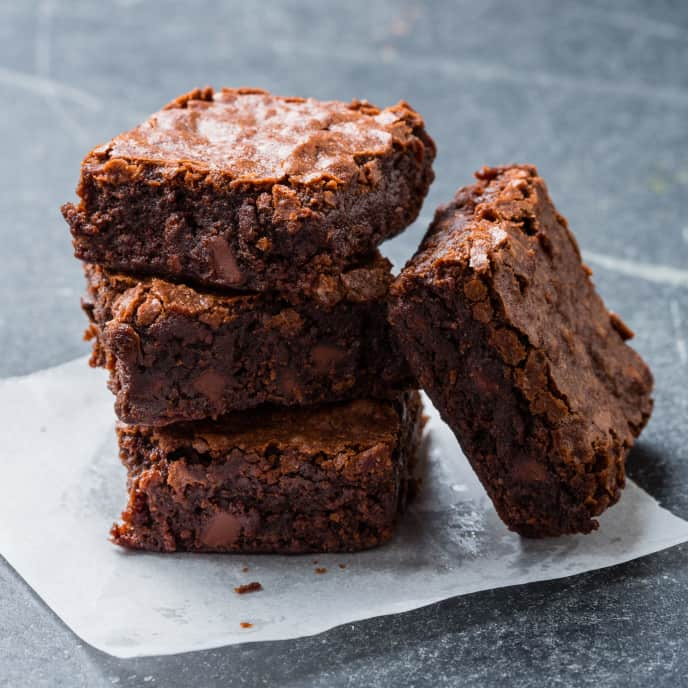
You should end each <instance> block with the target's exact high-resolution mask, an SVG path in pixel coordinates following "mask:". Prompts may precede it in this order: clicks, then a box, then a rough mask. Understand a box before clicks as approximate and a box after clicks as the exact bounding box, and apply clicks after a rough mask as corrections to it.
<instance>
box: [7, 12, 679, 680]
mask: <svg viewBox="0 0 688 688" xmlns="http://www.w3.org/2000/svg"><path fill="white" fill-rule="evenodd" d="M204 84H213V85H235V86H239V85H254V86H261V87H265V88H268V89H271V90H274V91H275V92H278V93H283V94H288V95H312V96H315V97H321V98H339V99H349V98H352V97H358V98H368V99H369V100H371V101H373V102H375V103H378V104H382V105H387V104H391V103H394V102H396V101H397V100H399V99H401V98H404V99H406V100H408V101H409V102H410V103H411V104H412V105H413V106H414V107H416V108H417V109H418V110H419V111H420V112H421V113H422V114H423V115H424V117H425V118H426V121H427V125H428V129H429V131H430V132H431V134H432V135H433V136H434V137H435V139H436V141H437V144H438V147H439V157H438V159H437V164H436V172H437V181H436V182H435V184H434V185H433V187H432V190H431V192H430V196H429V198H428V200H427V201H426V204H425V208H424V210H423V213H422V216H421V218H420V219H419V221H418V222H417V223H416V224H415V225H414V226H413V227H412V228H410V229H409V230H408V231H407V232H406V233H405V234H404V235H403V236H401V237H399V238H398V239H395V240H394V241H392V242H390V243H389V244H388V245H387V246H386V251H387V253H388V254H389V255H390V256H392V257H393V258H394V259H395V260H396V261H397V262H403V260H405V259H406V258H407V257H408V256H409V255H410V254H411V252H412V251H413V248H414V246H415V245H416V244H417V243H418V241H419V239H420V237H421V235H422V232H423V229H424V227H425V226H426V225H427V222H428V220H429V218H430V217H431V215H432V209H433V208H434V207H435V206H436V205H437V204H438V203H440V202H443V201H445V200H448V199H449V198H450V197H451V195H452V193H453V192H454V190H455V189H456V187H458V186H459V185H462V184H465V183H468V182H469V181H470V178H471V173H472V172H473V171H474V170H475V169H477V168H479V167H480V166H482V165H483V164H485V163H492V164H496V163H500V162H507V161H523V162H533V163H535V164H537V165H538V167H539V168H540V171H541V173H542V175H543V176H544V177H545V179H546V180H547V181H548V184H549V187H550V191H551V193H552V195H553V197H554V199H555V201H556V203H557V205H558V207H559V209H560V210H561V211H562V212H563V213H564V214H565V215H566V216H567V217H568V218H569V221H570V223H571V226H572V228H573V229H574V231H575V232H576V234H577V236H578V238H579V241H580V244H581V246H582V249H583V251H584V253H585V257H586V259H587V261H588V262H589V264H590V265H591V267H592V268H593V270H594V272H595V280H596V283H597V284H598V286H599V289H600V290H601V292H602V294H603V296H604V297H605V299H606V300H607V302H608V304H609V306H610V307H611V308H612V309H613V310H615V311H617V312H619V313H621V314H622V316H623V317H624V319H625V320H626V321H627V322H628V324H629V325H630V326H631V327H632V328H633V329H634V330H635V331H636V333H637V337H636V339H635V346H636V347H637V348H638V349H639V350H640V351H641V353H642V354H643V355H644V356H645V357H646V358H647V359H648V361H649V362H650V364H651V366H652V369H653V371H654V373H655V377H656V382H657V393H656V409H655V414H654V416H653V419H652V421H651V423H650V425H649V427H648V428H647V430H646V431H645V433H644V434H643V436H642V439H641V441H640V443H639V445H638V446H637V447H636V449H635V450H634V451H633V454H632V456H631V459H630V467H629V472H630V475H631V476H632V477H633V478H634V479H635V480H636V481H637V482H638V483H639V484H640V485H642V486H643V487H645V489H647V490H648V491H649V492H650V493H651V494H652V495H654V496H655V497H656V498H657V499H659V500H660V502H661V503H662V504H663V505H665V506H667V507H668V508H670V509H672V510H673V511H674V512H675V513H677V514H679V515H680V516H683V517H684V518H688V461H687V460H688V446H687V442H686V439H687V434H688V431H687V430H686V425H687V419H688V202H687V199H688V5H687V4H686V3H683V2H678V1H677V2H669V1H668V0H666V1H660V2H654V3H646V2H642V1H641V0H629V1H626V2H623V1H621V0H619V1H618V2H613V1H612V0H601V1H600V2H593V0H587V1H583V0H581V1H578V2H554V1H550V2H545V1H544V0H540V1H534V2H528V3H516V2H506V1H504V2H496V1H494V0H486V1H485V2H468V1H466V0H460V1H456V2H451V1H449V0H441V1H440V0H437V1H436V2H427V3H421V2H413V1H408V2H394V1H393V0H370V1H368V2H362V1H361V2H359V1H357V0H353V1H352V2H346V3H344V2H342V3H323V2H314V1H313V0H292V1H290V2H286V1H285V2H279V3H278V2H270V1H268V2H265V3H251V2H245V3H239V2H234V1H231V2H199V3H190V2H169V3H165V4H163V3H155V2H143V1H138V0H120V1H119V2H88V1H87V0H83V1H74V2H66V1H65V2H57V1H55V2H51V1H49V0H45V1H41V2H36V1H26V2H4V3H2V4H0V92H1V93H2V96H3V98H2V100H3V107H2V109H3V116H2V119H1V120H0V129H1V130H2V142H3V150H4V156H3V157H4V160H5V163H4V164H3V165H2V167H1V168H0V205H1V209H2V217H3V221H2V223H1V225H0V241H1V246H2V250H1V251H0V352H1V354H2V355H1V356H0V376H9V375H18V374H23V373H28V372H30V371H33V370H36V369H39V368H42V367H46V366H50V365H54V364H57V363H60V362H63V361H67V360H69V359H71V358H74V357H76V356H79V355H83V354H84V353H86V345H85V344H84V343H83V342H82V341H81V337H80V333H81V331H82V329H83V325H84V320H83V316H82V314H81V313H80V311H79V296H80V293H81V290H82V277H81V274H80V270H79V268H78V265H77V264H76V262H75V261H74V260H73V258H72V257H71V247H70V242H69V238H68V231H67V228H66V225H65V224H64V222H63V221H62V219H61V217H60V215H59V212H58V207H59V205H60V204H61V203H62V202H64V201H66V200H70V199H72V198H73V197H74V186H75V183H76V179H77V174H78V167H79V162H80V160H81V158H82V156H83V154H84V153H85V152H86V151H87V150H88V149H89V148H90V147H91V146H92V145H95V144H96V143H99V142H102V141H104V140H106V139H108V138H109V137H110V136H112V135H114V134H116V133H118V132H119V131H121V130H123V129H126V128H129V127H130V126H132V125H133V124H135V123H137V122H138V121H140V120H142V119H143V118H144V117H145V116H146V115H147V114H148V113H150V112H152V111H154V110H155V109H157V108H158V107H159V106H160V105H161V104H162V103H164V102H166V101H167V100H169V99H171V98H172V97H174V96H176V95H178V94H179V93H181V92H183V91H185V90H188V89H189V88H191V87H193V86H197V85H204ZM686 600H688V546H685V545H684V546H680V547H675V548H673V549H671V550H668V551H664V552H661V553H659V554H656V555H653V556H650V557H646V558H644V559H641V560H638V561H634V562H631V563H629V564H625V565H622V566H617V567H614V568H611V569H607V570H602V571H598V572H595V573H590V574H586V575H582V576H577V577H574V578H570V579H564V580H558V581H553V582H550V583H543V584H536V585H529V586H521V587H514V588H508V589H502V590H497V591H493V592H486V593H479V594H475V595H470V596H467V597H461V598H455V599H451V600H448V601H445V602H442V603H439V604H435V605H432V606H430V607H426V608H424V609H420V610H417V611H414V612H410V613H406V614H402V615H398V616H394V617H386V618H382V619H372V620H369V621H364V622H360V623H356V624H350V625H347V626H344V627H340V628H337V629H335V630H333V631H330V632H328V633H324V634H322V635H319V636H316V637H312V638H304V639H301V640H296V641H286V642H275V643H261V644H253V645H245V646H237V647H231V648H223V649H218V650H212V651H206V652H199V653H194V654H189V655H180V656H173V657H160V658H144V659H137V660H119V659H115V658H112V657H109V656H106V655H104V654H102V653H100V652H98V651H96V650H93V649H91V648H90V647H88V646H87V645H85V644H84V643H83V642H81V641H80V640H79V639H78V638H77V637H75V636H74V635H73V634H72V633H71V631H69V630H68V629H67V628H66V627H65V626H64V625H63V624H62V622H61V621H60V620H59V619H58V618H56V617H55V616H54V615H53V613H52V612H51V611H50V610H49V609H48V608H47V607H46V606H45V605H44V604H43V603H42V602H41V600H40V599H39V598H38V597H37V596H36V595H35V594H34V593H33V592H32V591H31V589H30V588H28V587H27V586H26V584H25V583H24V582H23V581H22V580H21V579H20V578H19V577H18V576H17V575H16V574H15V573H14V571H13V570H12V569H11V568H10V567H9V566H8V565H7V564H6V563H5V562H4V561H3V560H2V559H0V685H2V686H5V685H7V686H12V687H15V686H31V687H32V688H36V687H39V686H51V687H54V686H70V687H80V686H88V687H89V688H97V687H100V686H111V685H118V686H134V685H136V686H138V685H146V686H147V685H158V686H191V685H212V686H215V685H217V686H220V685H222V686H227V685H232V686H234V685H237V686H253V685H279V686H300V685H316V686H328V687H329V686H344V685H366V686H388V685H390V686H400V685H414V686H416V685H417V686H432V687H433V688H436V687H438V686H445V685H458V684H461V685H470V686H488V685H509V686H535V685H548V686H551V685H584V684H591V685H596V686H615V685H621V684H623V685H629V686H630V685H638V686H644V685H648V684H652V685H655V686H676V685H680V684H684V683H685V682H686V681H688V605H687V604H686Z"/></svg>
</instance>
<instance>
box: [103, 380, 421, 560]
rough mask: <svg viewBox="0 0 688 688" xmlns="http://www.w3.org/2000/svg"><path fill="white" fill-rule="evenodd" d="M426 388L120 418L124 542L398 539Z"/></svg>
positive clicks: (288, 543)
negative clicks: (151, 419)
mask: <svg viewBox="0 0 688 688" xmlns="http://www.w3.org/2000/svg"><path fill="white" fill-rule="evenodd" d="M422 422H423V421H422V407H421V402H420V396H419V394H418V393H417V392H415V391H414V392H407V393H405V394H403V395H400V396H399V397H398V398H397V399H396V400H394V401H374V400H369V399H359V400H356V401H351V402H345V403H340V404H332V405H323V406H319V407H313V408H310V409H282V408H262V409H260V410H253V411H246V412H243V413H237V414H230V415H228V416H225V417H223V418H221V419H220V420H218V421H201V422H196V423H182V424H178V425H172V426H167V427H164V428H151V427H143V426H138V427H137V426H127V425H124V424H120V425H119V426H118V429H117V432H118V437H119V446H120V456H121V459H122V462H123V463H124V465H125V466H126V468H127V471H128V475H129V480H128V485H129V504H128V506H127V508H126V510H125V511H124V513H123V514H122V521H121V523H119V524H116V525H114V526H113V528H112V539H113V541H114V542H115V543H117V544H118V545H122V546H124V547H131V548H135V549H145V550H153V551H160V552H174V551H194V552H273V553H285V554H296V553H300V552H353V551H356V550H361V549H366V548H369V547H374V546H376V545H380V544H382V543H383V542H386V541H387V540H389V539H390V538H391V537H392V535H393V533H394V527H395V524H396V521H397V517H398V514H399V513H400V512H401V511H402V510H403V508H404V506H405V505H406V503H407V501H408V499H409V498H410V497H411V496H412V495H413V493H414V490H415V489H416V485H417V480H418V477H419V475H420V470H421V467H422V457H418V459H417V458H416V457H417V454H418V449H419V445H420V438H421V433H422Z"/></svg>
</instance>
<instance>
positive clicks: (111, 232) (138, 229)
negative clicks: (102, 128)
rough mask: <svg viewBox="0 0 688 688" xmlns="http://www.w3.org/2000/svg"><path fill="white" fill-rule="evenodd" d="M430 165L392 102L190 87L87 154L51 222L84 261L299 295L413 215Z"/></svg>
mask: <svg viewBox="0 0 688 688" xmlns="http://www.w3.org/2000/svg"><path fill="white" fill-rule="evenodd" d="M434 157H435V145H434V143H433V141H432V139H431V138H430V137H429V136H428V135H427V133H426V131H425V128H424V125H423V120H422V119H421V117H420V116H419V115H418V113H416V112H415V111H414V110H413V109H412V108H411V107H410V106H408V105H407V104H406V103H403V102H402V103H399V104H398V105H395V106H393V107H389V108H385V109H382V110H381V109H379V108H376V107H375V106H373V105H370V104H369V103H367V102H359V101H354V102H352V103H342V102H337V101H326V102H323V101H316V100H313V99H303V98H284V97H279V96H274V95H271V94H269V93H267V92H265V91H258V90H255V89H222V90H221V91H217V92H214V91H213V90H212V89H211V88H206V89H197V90H195V91H192V92H191V93H188V94H186V95H184V96H181V97H180V98H178V99H177V100H175V101H173V102H172V103H170V104H169V105H167V106H166V107H165V108H164V109H163V110H161V111H159V112H157V113H156V114H154V115H152V116H151V117H150V118H149V119H148V120H147V121H146V122H145V123H144V124H142V125H140V126H138V127H136V128H135V129H133V130H131V131H129V132H127V133H124V134H121V135H119V136H116V137H115V138H114V139H112V140H111V141H109V142H108V143H106V144H104V145H101V146H99V147H97V148H95V149H94V150H93V151H91V152H90V153H89V154H88V155H87V156H86V158H85V160H84V161H83V164H82V168H81V178H80V181H79V185H78V188H77V193H78V195H79V197H80V202H79V203H78V205H74V204H71V203H67V204H65V205H64V206H63V208H62V212H63V215H64V217H65V219H66V220H67V222H68V223H69V225H70V228H71V232H72V236H73V240H74V248H75V254H76V256H77V258H80V259H82V260H84V261H87V262H91V263H97V264H99V265H103V266H105V267H107V268H110V269H113V270H120V271H123V272H129V273H132V274H142V275H155V276H157V277H165V278H170V279H172V280H175V281H181V282H185V283H190V284H198V285H206V286H214V287H225V288H240V289H248V290H255V291H268V290H275V291H280V292H282V293H295V294H304V293H305V294H307V293H310V292H311V291H313V290H314V289H315V286H316V285H315V282H317V280H318V279H319V276H321V275H336V274H338V273H339V272H340V271H341V270H342V269H344V268H346V267H347V266H350V265H352V264H354V263H356V262H357V261H360V260H361V259H362V258H363V257H364V256H366V255H368V254H370V253H371V252H372V251H373V250H374V249H375V248H376V246H377V245H378V244H379V243H380V242H381V241H383V240H384V239H386V238H389V237H392V236H394V235H396V234H398V233H399V232H400V231H401V230H403V229H404V228H405V227H406V226H407V225H408V224H410V223H411V222H412V221H413V220H414V219H415V218H416V217H417V215H418V212H419V210H420V207H421V205H422V202H423V199H424V197H425V195H426V193H427V190H428V187H429V185H430V183H431V182H432V180H433V172H432V162H433V159H434Z"/></svg>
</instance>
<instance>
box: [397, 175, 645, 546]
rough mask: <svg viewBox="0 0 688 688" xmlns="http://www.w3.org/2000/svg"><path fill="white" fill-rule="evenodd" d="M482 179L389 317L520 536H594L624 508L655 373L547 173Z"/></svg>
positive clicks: (443, 224)
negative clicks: (605, 294) (554, 196)
mask: <svg viewBox="0 0 688 688" xmlns="http://www.w3.org/2000/svg"><path fill="white" fill-rule="evenodd" d="M476 176H477V178H478V181H477V183H476V184H474V185H472V186H468V187H465V188H463V189H460V190H459V191H458V192H457V194H456V196H455V198H454V200H453V201H452V202H451V203H450V204H449V205H447V206H444V207H441V208H439V209H438V211H437V213H436V215H435V219H434V222H433V223H432V225H431V227H430V229H429V230H428V233H427V235H426V237H425V239H424V241H423V243H422V245H421V247H420V249H419V250H418V252H417V253H416V255H415V256H414V257H413V258H412V259H411V260H410V261H409V263H408V264H407V266H406V267H405V269H404V270H403V271H402V273H401V275H400V276H399V278H398V280H397V281H396V282H395V283H394V285H393V287H392V290H391V298H392V302H393V305H392V306H391V309H390V319H391V322H392V324H393V326H394V329H395V331H396V333H397V336H398V338H399V340H400V344H401V346H402V349H403V350H404V352H405V354H406V356H407V359H408V361H409V364H410V366H411V368H412V369H413V371H414V372H415V373H416V374H417V376H418V380H419V384H420V385H421V386H422V387H423V388H424V389H425V390H426V391H427V393H428V394H429V396H430V397H431V399H432V400H433V402H434V404H435V405H436V406H437V408H438V409H439V411H440V412H441V414H442V416H443V418H444V419H445V420H446V421H447V423H449V425H450V426H451V427H452V429H453V430H454V431H455V433H456V435H457V437H458V439H459V441H460V443H461V446H462V448H463V450H464V452H465V453H466V456H467V457H468V458H469V460H470V462H471V464H472V465H473V467H474V469H475V471H476V473H477V474H478V476H479V478H480V479H481V481H482V482H483V484H484V485H485V488H486V489H487V492H488V494H489V495H490V497H491V498H492V500H493V502H494V504H495V507H496V509H497V511H498V512H499V514H500V516H501V517H502V519H503V520H504V522H505V523H506V524H507V525H508V526H509V528H511V529H512V530H515V531H516V532H518V533H521V534H523V535H527V536H547V535H560V534H565V533H576V532H582V533H586V532H589V531H591V530H594V529H595V528H597V526H598V524H597V521H595V520H594V517H595V516H597V515H599V514H600V513H601V512H602V511H603V510H604V509H606V508H607V507H608V506H610V505H611V504H614V503H615V502H616V501H617V500H618V499H619V496H620V491H621V488H622V487H623V486H624V475H625V472H624V463H625V459H626V455H627V454H628V451H629V450H630V448H631V446H632V445H633V441H634V438H635V437H637V435H638V434H639V433H640V431H641V430H642V428H643V427H644V425H645V423H646V422H647V419H648V418H649V416H650V412H651V409H652V400H651V398H650V392H651V390H652V376H651V374H650V371H649V369H648V368H647V366H646V365H645V363H644V362H643V361H642V359H641V358H640V356H638V354H636V352H635V351H633V349H631V348H630V347H629V346H627V345H626V344H625V340H627V339H629V338H630V337H631V336H632V333H631V332H630V330H629V329H628V328H627V327H626V326H625V325H624V324H623V322H622V321H621V320H620V318H619V317H618V316H617V315H615V314H612V313H609V312H608V311H607V309H606V308H605V306H604V304H603V302H602V300H601V299H600V297H599V296H598V295H597V293H596V292H595V289H594V286H593V284H592V282H591V280H590V271H589V269H588V268H586V266H584V265H583V264H582V262H581V256H580V252H579V250H578V246H577V244H576V241H575V239H574V237H573V235H572V233H571V232H570V230H569V229H568V226H567V223H566V220H565V219H564V218H563V217H562V216H561V215H559V214H558V213H557V211H556V209H555V208H554V205H553V204H552V202H551V200H550V198H549V196H548V193H547V188H546V186H545V183H544V182H543V180H542V179H541V178H540V177H539V176H538V174H537V170H536V169H535V167H532V166H529V165H515V166H512V167H500V168H484V169H483V170H482V171H481V172H479V173H477V175H476Z"/></svg>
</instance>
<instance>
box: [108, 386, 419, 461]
mask: <svg viewBox="0 0 688 688" xmlns="http://www.w3.org/2000/svg"><path fill="white" fill-rule="evenodd" d="M414 394H417V393H414ZM400 399H401V397H400ZM399 403H401V402H399ZM416 404H417V401H416ZM400 426H401V419H400V415H399V411H398V410H397V408H396V404H395V403H394V402H390V401H378V400H373V399H357V400H355V401H350V402H342V403H337V404H325V405H322V406H314V407H306V408H289V409H286V408H283V407H262V408H260V409H252V410H248V411H242V412H240V413H231V414H227V415H225V416H222V417H221V418H219V419H218V420H215V421H210V420H208V421H196V422H193V423H178V424H176V425H169V426H166V427H163V428H152V427H143V426H140V427H135V426H127V425H124V424H122V423H120V424H119V426H118V429H119V432H120V433H134V434H142V435H145V436H147V437H148V438H149V440H150V441H151V442H153V443H154V444H155V445H157V446H158V447H159V448H160V449H161V450H162V451H163V452H164V453H165V454H169V453H173V452H176V451H177V450H184V449H191V450H192V453H193V452H196V453H197V454H201V455H205V456H210V457H212V458H222V457H223V456H226V455H228V454H231V453H233V452H234V451H240V452H242V453H247V454H254V455H259V456H263V455H264V454H266V453H268V454H269V453H270V452H271V451H274V452H277V453H279V454H283V453H292V454H294V453H296V454H300V455H304V456H313V455H322V458H323V460H335V462H336V460H337V457H340V458H341V460H342V461H345V460H347V458H346V457H349V456H351V455H355V454H360V453H363V452H368V451H370V452H372V454H371V457H372V456H377V455H379V452H380V451H384V452H385V453H387V454H388V453H389V452H390V451H391V450H392V449H393V448H394V447H395V446H396V444H397V441H398V434H399V430H400ZM187 455H188V456H190V454H187Z"/></svg>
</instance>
